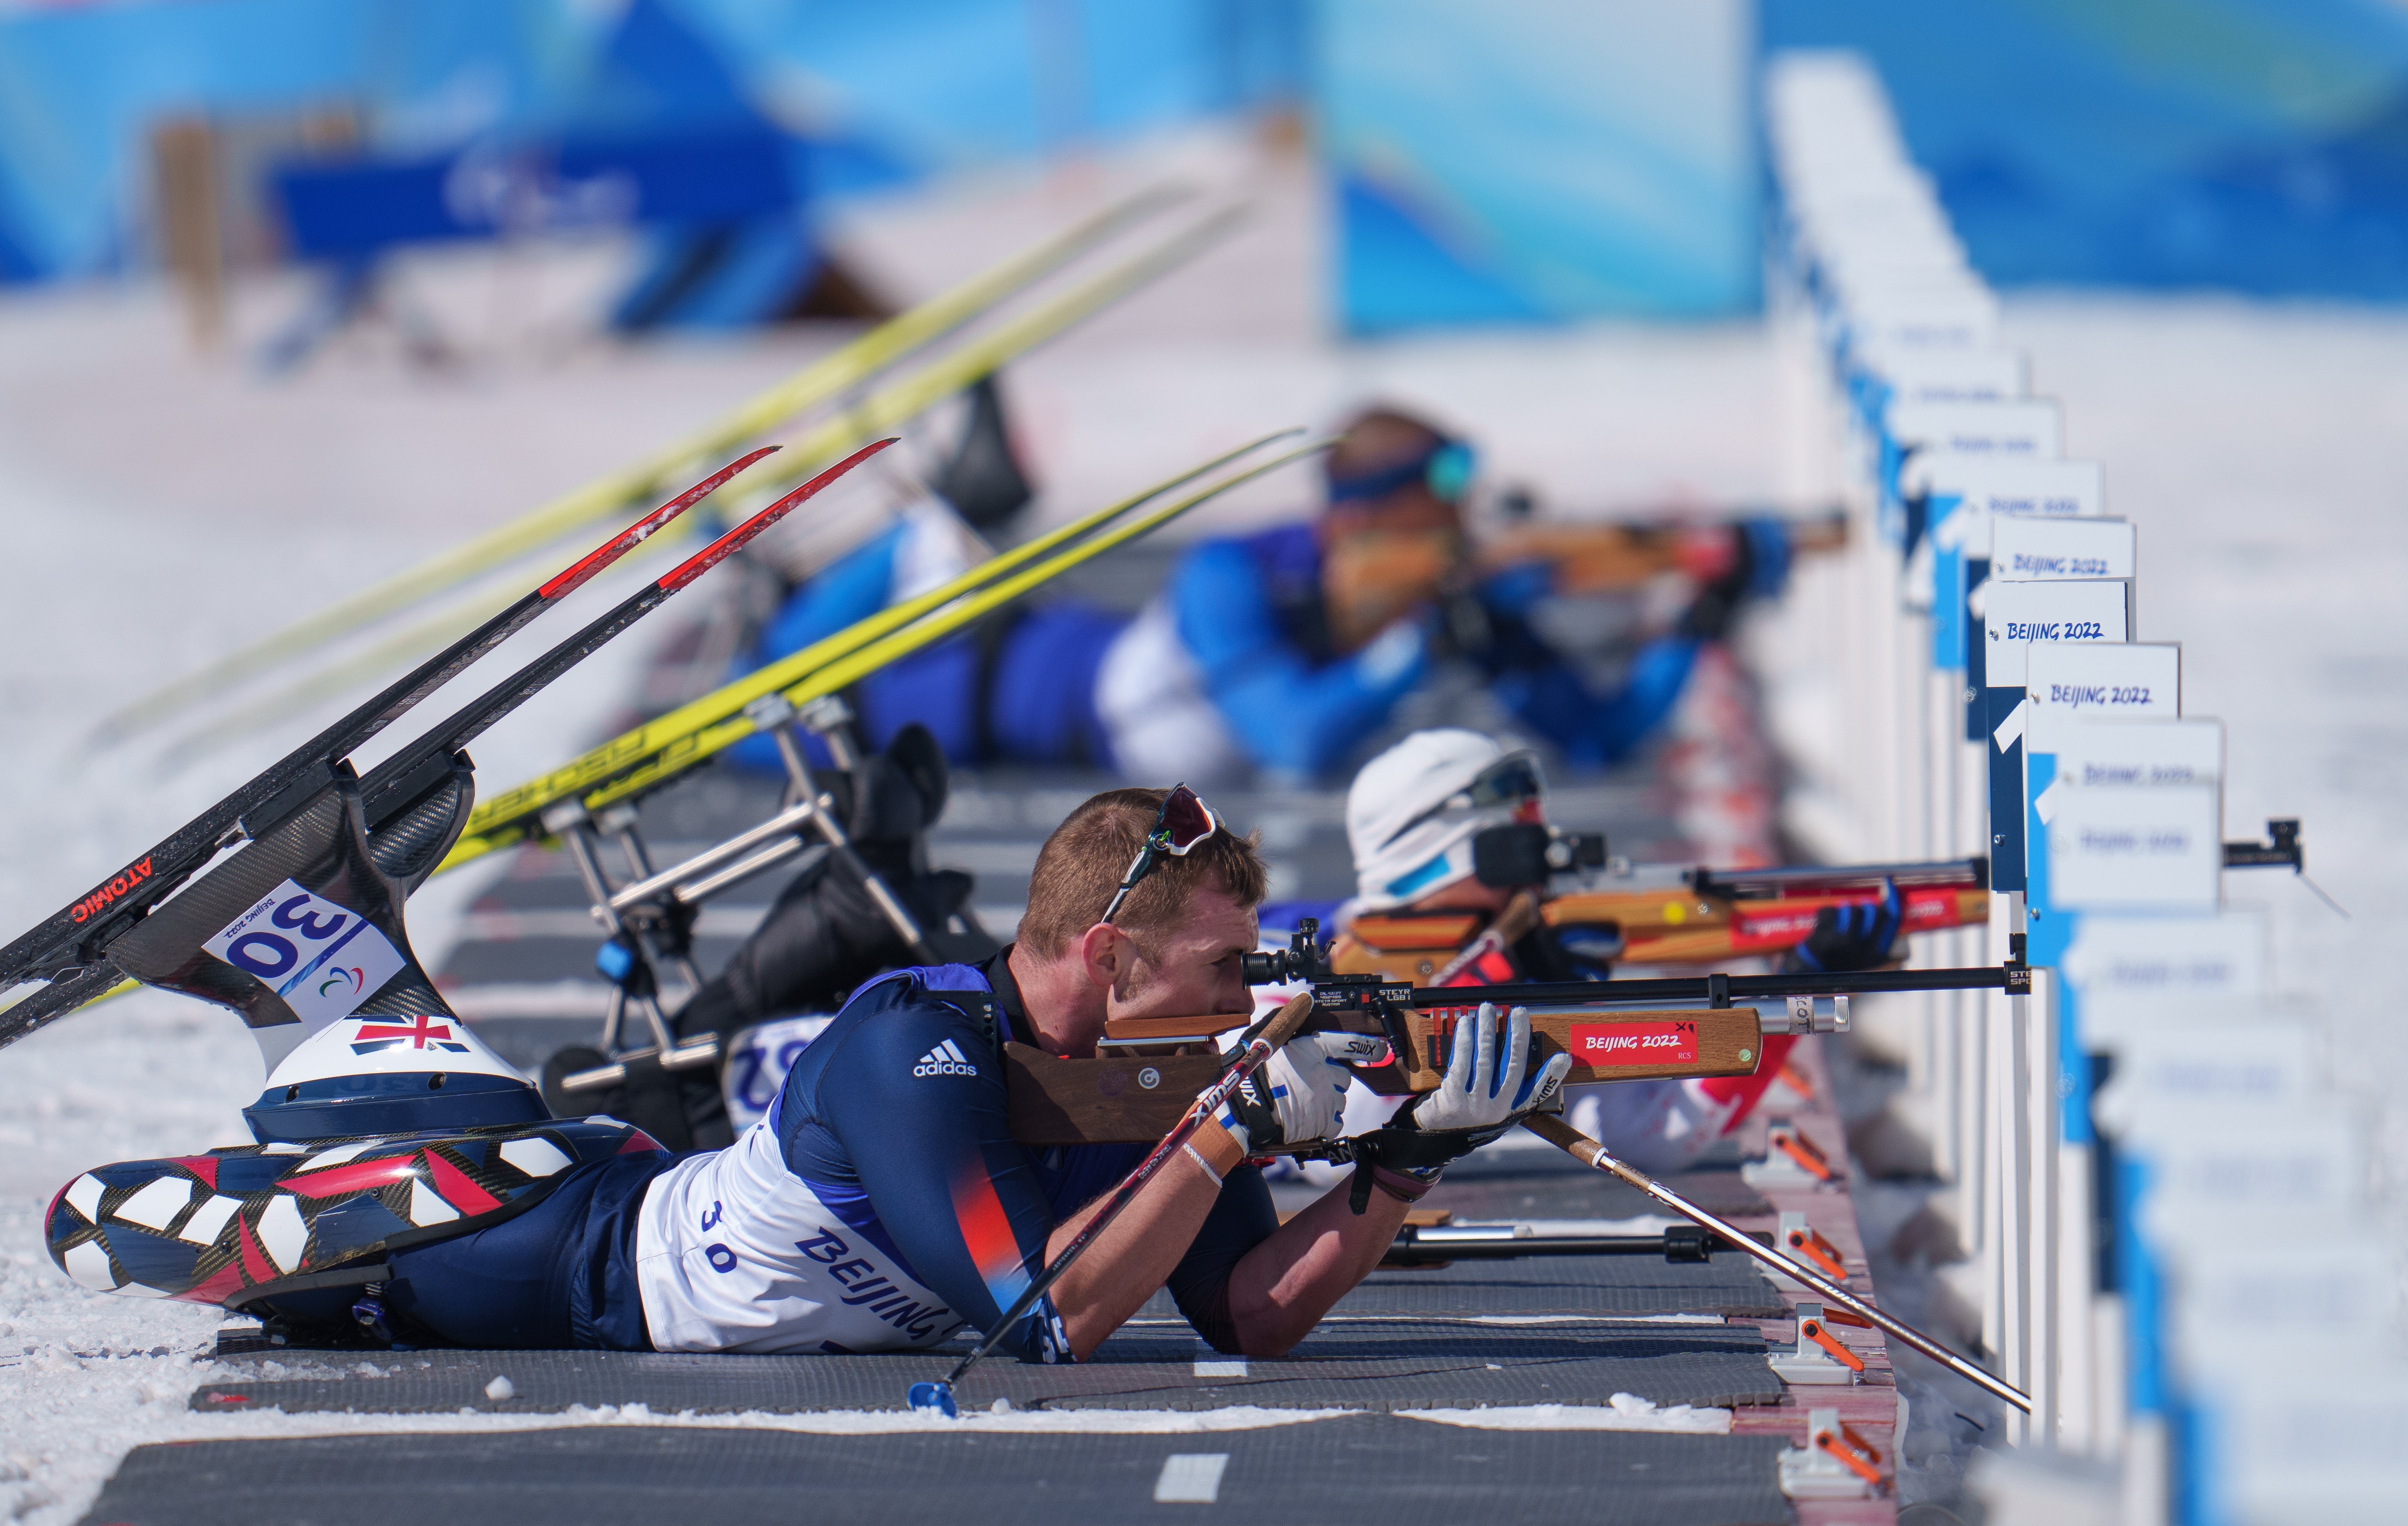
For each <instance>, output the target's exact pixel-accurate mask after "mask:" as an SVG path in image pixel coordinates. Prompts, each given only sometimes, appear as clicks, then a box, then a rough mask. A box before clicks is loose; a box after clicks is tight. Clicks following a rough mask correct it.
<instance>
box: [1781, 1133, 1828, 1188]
mask: <svg viewBox="0 0 2408 1526" xmlns="http://www.w3.org/2000/svg"><path fill="white" fill-rule="evenodd" d="M1767 1138H1768V1141H1769V1143H1770V1144H1771V1145H1772V1146H1773V1147H1774V1148H1776V1149H1778V1150H1779V1151H1781V1153H1782V1154H1784V1155H1785V1156H1787V1157H1789V1159H1792V1160H1795V1161H1797V1162H1798V1169H1799V1170H1800V1171H1803V1172H1805V1173H1807V1174H1808V1175H1810V1176H1813V1178H1814V1179H1815V1180H1816V1181H1818V1182H1828V1181H1829V1180H1830V1179H1831V1178H1832V1176H1833V1175H1835V1174H1836V1173H1835V1172H1833V1171H1832V1169H1831V1158H1830V1157H1829V1156H1827V1155H1825V1154H1824V1153H1823V1152H1822V1151H1821V1150H1818V1149H1816V1148H1815V1147H1814V1142H1813V1140H1811V1139H1808V1138H1807V1137H1806V1136H1805V1135H1804V1134H1801V1133H1799V1131H1798V1130H1796V1129H1794V1128H1791V1129H1775V1130H1772V1131H1771V1133H1770V1135H1768V1136H1767Z"/></svg>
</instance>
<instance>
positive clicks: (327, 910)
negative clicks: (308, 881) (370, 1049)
mask: <svg viewBox="0 0 2408 1526" xmlns="http://www.w3.org/2000/svg"><path fill="white" fill-rule="evenodd" d="M201 946H202V947H204V948H206V949H208V951H209V953H211V954H212V955H214V956H216V957H218V958H221V959H223V960H224V961H225V962H226V963H228V964H230V965H233V966H234V967H235V968H236V969H237V970H239V971H241V972H244V973H245V974H248V975H251V976H253V977H255V978H256V979H257V980H258V981H259V983H260V984H261V985H263V986H266V987H267V988H268V989H269V990H271V991H274V992H275V993H276V994H277V995H278V996H279V997H282V998H283V999H284V1004H285V1005H286V1006H288V1007H291V1008H292V1009H293V1011H294V1015H296V1016H298V1017H299V1018H300V1019H301V1021H302V1022H304V1023H306V1024H308V1027H309V1029H310V1031H312V1032H315V1031H316V1030H318V1029H321V1028H323V1027H324V1026H325V1025H326V1024H328V1023H331V1022H333V1021H335V1020H336V1019H337V1018H340V1017H348V1016H350V1015H351V1014H352V1013H353V1012H354V1011H356V1010H357V1009H358V1007H359V1005H360V1003H361V1002H363V1001H366V1000H367V999H368V998H369V997H370V996H371V995H373V994H375V992H376V989H377V987H378V986H382V985H383V984H384V983H385V982H386V981H388V980H391V979H392V978H393V977H394V976H395V975H397V974H399V973H401V971H402V967H403V964H404V962H405V961H404V960H403V959H402V957H401V954H400V952H399V951H398V950H396V949H395V948H394V946H393V944H392V943H390V942H389V941H387V939H386V938H385V935H384V934H383V933H381V932H379V931H377V929H374V928H372V927H370V926H368V921H367V918H366V917H364V916H362V915H360V914H359V913H357V912H355V911H352V910H351V908H350V907H348V906H341V905H337V903H335V902H334V901H331V900H327V899H326V898H325V897H323V896H321V895H317V894H315V893H313V892H311V891H308V890H304V889H302V888H301V887H300V886H299V885H295V884H294V883H293V882H292V881H291V880H286V881H284V882H283V883H281V884H280V885H277V887H276V888H275V889H273V890H270V891H269V892H268V893H267V894H265V896H262V897H260V898H259V900H258V901H257V902H256V903H255V904H253V905H252V906H251V909H250V910H249V911H247V912H245V913H243V914H241V915H240V916H237V917H236V918H235V919H234V920H233V921H231V922H229V923H227V924H226V925H225V926H224V927H222V928H221V929H218V934H217V936H216V937H214V938H212V939H210V940H209V941H208V943H204V944H202V945H201Z"/></svg>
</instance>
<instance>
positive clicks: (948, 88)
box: [0, 0, 1306, 281]
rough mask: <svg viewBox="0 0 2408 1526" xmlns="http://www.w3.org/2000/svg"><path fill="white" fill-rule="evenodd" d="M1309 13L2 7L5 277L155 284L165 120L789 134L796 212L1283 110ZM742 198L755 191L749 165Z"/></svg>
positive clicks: (516, 138) (1214, 3)
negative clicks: (803, 202) (153, 168)
mask: <svg viewBox="0 0 2408 1526" xmlns="http://www.w3.org/2000/svg"><path fill="white" fill-rule="evenodd" d="M1305 4H1306V0H1148V3H1146V4H1144V5H1128V4H1125V3H1119V0H886V3H884V4H881V5H877V6H859V5H835V4H825V3H821V4H796V3H769V0H633V3H631V4H625V5H595V4H592V3H590V0H211V3H209V4H195V3H193V0H165V3H129V4H116V5H108V6H93V7H67V8H60V9H54V10H50V9H46V10H26V11H7V12H0V281H37V280H50V279H60V278H71V277H79V276H91V275H100V274H108V273H113V272H117V271H122V270H124V269H127V268H131V267H136V266H144V265H147V264H149V263H150V258H151V251H150V245H151V242H152V236H151V232H150V221H151V212H150V207H149V206H148V204H147V199H148V196H149V194H150V192H149V180H150V171H149V166H148V163H147V155H148V152H149V149H148V142H149V136H150V132H151V131H152V129H153V128H154V127H156V126H157V125H158V124H159V123H160V122H164V121H166V120H168V119H171V118H194V117H198V118H207V119H211V120H217V121H226V120H238V119H242V118H245V117H252V118H256V117H258V116H262V115H273V114H276V113H285V114H287V115H292V114H297V113H301V112H304V111H326V110H329V109H333V110H338V111H347V112H350V113H351V115H352V116H353V117H354V118H355V119H356V120H357V121H358V122H359V123H360V125H361V127H362V129H363V131H364V135H365V141H364V143H363V148H364V150H365V151H366V154H367V156H368V157H370V158H372V159H377V160H381V161H384V162H386V163H388V164H393V165H401V164H411V163H424V162H427V161H431V160H434V159H437V158H440V157H444V156H450V155H457V154H461V153H463V152H464V151H469V152H473V151H478V150H480V149H483V150H489V151H504V152H507V151H512V150H514V149H517V148H520V147H523V146H524V145H527V144H530V143H534V144H545V145H554V144H562V143H569V142H576V141H606V142H609V143H611V144H614V145H617V147H616V148H614V149H613V153H614V154H616V155H617V156H618V157H620V158H622V159H624V158H626V157H628V156H629V155H631V154H633V153H634V152H636V148H635V140H636V139H638V138H640V137H645V136H647V135H653V134H658V135H661V136H662V137H663V138H664V140H665V143H666V144H667V148H668V149H669V150H671V151H674V150H676V149H677V148H679V147H680V146H681V145H690V144H692V143H693V142H695V141H696V140H697V139H698V137H702V136H708V135H709V134H710V133H712V132H737V133H739V134H740V132H741V131H742V129H743V128H744V127H745V126H746V125H747V124H755V125H757V126H759V127H760V128H762V129H764V130H768V131H774V132H775V133H777V134H778V135H780V136H781V137H782V138H783V139H784V140H785V143H786V147H787V152H788V155H789V158H790V160H791V166H790V172H789V178H790V180H791V181H792V183H793V184H794V186H795V187H796V194H798V195H799V196H802V197H806V198H809V199H812V200H824V199H826V198H829V197H840V196H844V195H851V194H862V193H867V192H874V191H878V190H882V189H884V188H887V187H891V186H896V185H900V184H906V183H909V182H910V181H913V180H919V179H921V178H924V177H925V176H928V175H932V174H939V173H945V172H950V171H957V170H961V169H967V168H974V167H979V166H992V165H996V164H999V163H1009V162H1013V161H1025V160H1027V159H1030V158H1034V157H1036V156H1038V155H1040V154H1045V153H1054V152H1061V151H1068V150H1074V149H1078V148H1083V147H1090V146H1108V145H1110V144H1111V143H1114V142H1120V141H1125V140H1126V139H1128V138H1130V137H1135V136H1138V135H1140V134H1144V133H1150V132H1157V131H1161V130H1163V129H1166V128H1170V127H1175V126H1178V125H1181V124H1183V123H1187V122H1195V121H1197V120H1199V119H1202V118H1207V117H1212V116H1219V115H1226V114H1229V113H1232V112H1236V111H1240V110H1248V109H1258V108H1263V107H1265V106H1267V105H1288V104H1293V103H1295V102H1296V101H1297V99H1298V98H1299V96H1300V93H1301V79H1302V73H1303V38H1304V21H1303V16H1304V7H1305ZM744 179H745V180H746V181H747V183H748V184H755V183H759V182H761V174H760V172H759V170H758V168H757V166H753V167H748V168H747V169H746V171H745V174H744ZM420 191H421V192H423V187H421V188H420ZM747 194H753V193H750V192H748V193H747ZM420 202H421V203H422V205H420V206H419V207H418V208H417V209H416V210H415V211H413V212H411V213H410V214H409V215H410V217H411V218H414V219H415V220H416V221H417V222H419V223H424V222H426V221H427V220H428V219H429V218H430V217H433V216H435V215H436V214H435V213H434V212H432V211H430V209H429V208H428V206H427V205H425V204H424V197H423V194H421V195H420ZM355 221H356V220H355ZM395 225H396V226H398V223H396V224H395Z"/></svg>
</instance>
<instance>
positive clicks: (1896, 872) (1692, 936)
mask: <svg viewBox="0 0 2408 1526" xmlns="http://www.w3.org/2000/svg"><path fill="white" fill-rule="evenodd" d="M1604 847H1605V845H1604V840H1603V839H1601V838H1598V837H1595V836H1589V835H1582V834H1574V833H1567V832H1555V831H1553V830H1552V829H1551V828H1544V827H1539V826H1535V825H1517V826H1511V827H1501V828H1491V829H1490V830H1489V831H1487V832H1483V833H1482V834H1480V836H1479V837H1478V838H1476V839H1474V840H1473V844H1472V850H1473V857H1474V865H1473V869H1474V872H1475V873H1477V874H1478V875H1479V876H1480V878H1481V880H1482V882H1483V883H1484V884H1490V885H1534V884H1541V883H1544V882H1545V881H1546V880H1547V879H1549V878H1550V877H1551V876H1552V875H1555V874H1556V873H1559V872H1561V871H1565V870H1570V869H1575V868H1582V869H1585V868H1588V867H1591V866H1594V865H1597V864H1599V863H1603V862H1604V857H1605V854H1604ZM1550 856H1552V857H1550ZM1556 860H1560V861H1556ZM1889 885H1897V886H1898V896H1899V922H1900V930H1901V931H1905V932H1930V931H1936V930H1939V929H1943V928H1962V927H1975V926H1979V925H1980V924H1981V923H1982V922H1984V921H1985V920H1986V919H1987V918H1988V916H1989V913H1990V898H1989V862H1988V860H1987V859H1984V858H1952V859H1943V860H1940V861H1937V862H1931V863H1908V864H1850V865H1842V866H1837V867H1813V868H1801V869H1759V870H1714V869H1703V868H1699V867H1695V866H1688V865H1670V864H1665V865H1645V866H1640V867H1636V868H1634V867H1632V866H1631V865H1629V864H1627V863H1614V864H1609V865H1607V866H1606V868H1605V870H1604V871H1603V872H1602V873H1595V874H1586V875H1584V878H1583V883H1582V884H1581V885H1579V887H1577V888H1567V889H1563V890H1559V891H1557V892H1555V894H1553V895H1551V896H1549V897H1547V898H1546V899H1545V900H1541V901H1540V902H1539V903H1538V905H1537V907H1536V908H1535V912H1536V915H1535V918H1534V920H1538V921H1542V922H1544V923H1545V925H1546V926H1547V927H1549V928H1551V929H1555V935H1556V937H1557V938H1558V940H1559V941H1561V942H1562V943H1564V945H1565V947H1566V950H1567V952H1569V953H1570V954H1572V955H1574V956H1575V957H1579V958H1582V959H1586V960H1593V961H1596V962H1600V963H1601V962H1603V961H1605V960H1609V959H1619V960H1623V961H1626V962H1628V963H1634V964H1714V963H1719V962H1721V961H1723V960H1725V959H1734V958H1741V957H1747V956H1750V955H1760V954H1773V953H1780V952H1784V951H1785V950H1788V949H1792V948H1796V947H1797V946H1798V945H1799V944H1800V943H1804V942H1805V941H1806V939H1807V937H1808V936H1809V935H1810V934H1812V933H1813V930H1814V919H1815V915H1816V914H1817V913H1819V912H1821V911H1822V910H1823V909H1824V908H1825V907H1827V906H1849V905H1869V904H1872V903H1875V902H1878V901H1880V900H1882V899H1883V898H1884V897H1885V895H1887V894H1888V890H1887V887H1888V886H1889ZM1502 920H1503V918H1502V917H1500V918H1499V921H1500V922H1501V921H1502ZM1488 930H1490V929H1484V927H1483V923H1482V919H1481V917H1480V916H1479V914H1476V913H1471V912H1432V913H1414V912H1386V913H1373V914H1368V915H1364V916H1359V917H1356V918H1355V921H1354V922H1353V923H1352V924H1350V925H1349V926H1348V928H1347V929H1346V931H1345V932H1344V933H1343V934H1342V935H1340V938H1339V939H1338V941H1337V943H1336V946H1335V947H1334V948H1333V949H1332V951H1331V955H1330V957H1331V960H1332V962H1333V963H1334V964H1335V965H1336V967H1337V968H1338V969H1339V970H1340V971H1341V972H1348V973H1355V974H1382V975H1385V976H1387V977H1388V978H1390V979H1393V980H1414V979H1424V978H1426V979H1427V980H1428V982H1429V984H1431V985H1434V986H1436V985H1445V984H1446V983H1447V981H1448V980H1449V979H1450V978H1451V974H1441V973H1440V971H1441V970H1443V969H1445V968H1446V967H1447V966H1448V965H1449V964H1450V963H1451V962H1453V961H1455V959H1456V958H1457V957H1459V955H1458V951H1465V952H1468V951H1469V948H1470V946H1471V944H1472V943H1475V942H1476V941H1477V940H1478V939H1479V938H1481V937H1483V936H1485V935H1486V933H1487V931H1488ZM1525 930H1527V929H1525ZM1520 936H1521V934H1520V933H1518V932H1517V933H1515V934H1514V935H1513V936H1512V938H1511V939H1507V940H1505V941H1506V942H1507V943H1513V942H1518V941H1519V939H1520Z"/></svg>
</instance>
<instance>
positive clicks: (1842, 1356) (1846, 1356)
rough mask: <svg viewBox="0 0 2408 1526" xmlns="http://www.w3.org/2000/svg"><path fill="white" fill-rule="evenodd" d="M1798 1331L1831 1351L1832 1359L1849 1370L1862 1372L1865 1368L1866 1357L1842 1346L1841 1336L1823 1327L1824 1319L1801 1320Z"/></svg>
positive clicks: (1817, 1344)
mask: <svg viewBox="0 0 2408 1526" xmlns="http://www.w3.org/2000/svg"><path fill="white" fill-rule="evenodd" d="M1798 1333H1799V1334H1800V1335H1803V1336H1805V1337H1806V1338H1807V1339H1808V1340H1810V1341H1813V1343H1814V1344H1815V1345H1816V1346H1821V1347H1822V1348H1823V1349H1824V1350H1826V1351H1828V1352H1829V1353H1831V1360H1833V1361H1836V1362H1838V1363H1839V1364H1840V1365H1841V1366H1842V1367H1845V1368H1846V1369H1847V1370H1848V1371H1850V1372H1852V1373H1861V1372H1863V1371H1864V1370H1865V1359H1864V1358H1862V1357H1860V1356H1858V1355H1856V1353H1855V1352H1854V1351H1851V1350H1849V1349H1848V1348H1847V1347H1846V1346H1842V1345H1841V1344H1840V1341H1839V1337H1837V1336H1835V1335H1833V1334H1832V1333H1831V1332H1829V1331H1828V1330H1825V1329H1824V1328H1823V1321H1821V1320H1820V1319H1800V1320H1799V1321H1798Z"/></svg>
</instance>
